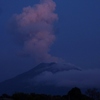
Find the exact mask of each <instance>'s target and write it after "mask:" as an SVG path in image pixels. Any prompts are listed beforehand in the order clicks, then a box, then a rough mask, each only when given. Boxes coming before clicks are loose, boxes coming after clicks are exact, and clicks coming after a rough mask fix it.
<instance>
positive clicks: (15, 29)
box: [10, 0, 61, 62]
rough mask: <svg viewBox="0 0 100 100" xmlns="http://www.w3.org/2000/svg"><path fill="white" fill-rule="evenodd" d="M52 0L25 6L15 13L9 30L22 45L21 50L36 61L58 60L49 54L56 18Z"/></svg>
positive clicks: (53, 38) (53, 37)
mask: <svg viewBox="0 0 100 100" xmlns="http://www.w3.org/2000/svg"><path fill="white" fill-rule="evenodd" d="M55 7H56V4H55V2H54V1H53V0H42V1H41V2H40V4H37V5H35V6H33V7H30V6H29V7H25V8H23V11H22V13H21V14H15V15H14V16H13V19H12V21H11V26H10V28H11V30H12V33H13V35H14V36H15V37H16V38H17V39H16V40H17V42H18V43H19V44H20V45H21V46H22V51H21V52H23V54H24V53H28V54H29V55H31V56H32V57H33V58H34V59H35V60H36V61H37V62H52V61H55V62H57V61H60V60H61V59H59V58H57V57H54V56H52V55H50V54H49V51H50V47H51V45H52V44H53V42H54V40H55V38H56V37H55V34H54V31H53V23H54V22H55V21H56V20H58V16H57V14H56V13H54V11H55Z"/></svg>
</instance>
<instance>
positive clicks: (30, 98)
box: [0, 87, 100, 100]
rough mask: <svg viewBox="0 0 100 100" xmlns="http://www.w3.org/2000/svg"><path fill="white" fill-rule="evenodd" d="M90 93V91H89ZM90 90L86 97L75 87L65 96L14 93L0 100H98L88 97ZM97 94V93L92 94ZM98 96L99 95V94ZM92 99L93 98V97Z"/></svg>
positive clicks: (88, 91)
mask: <svg viewBox="0 0 100 100" xmlns="http://www.w3.org/2000/svg"><path fill="white" fill-rule="evenodd" d="M91 91H92V90H91ZM91 91H90V90H87V95H84V94H82V93H81V90H80V89H79V88H77V87H75V88H72V89H71V90H70V91H69V92H68V94H67V95H63V96H60V95H56V96H51V95H46V94H35V93H30V94H28V93H14V94H13V95H12V96H8V95H7V94H3V95H2V96H1V97H0V100H100V99H97V98H96V99H95V98H92V97H91V96H90V94H91ZM92 93H95V95H96V93H97V94H98V92H93V91H92ZM92 96H93V95H92ZM99 96H100V94H99ZM93 97H94V96H93ZM4 98H6V99H4Z"/></svg>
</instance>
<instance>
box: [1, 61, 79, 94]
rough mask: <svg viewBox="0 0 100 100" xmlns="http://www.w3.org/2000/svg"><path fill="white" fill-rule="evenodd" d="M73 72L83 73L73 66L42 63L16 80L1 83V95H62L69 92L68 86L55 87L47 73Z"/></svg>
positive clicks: (15, 78) (18, 76)
mask: <svg viewBox="0 0 100 100" xmlns="http://www.w3.org/2000/svg"><path fill="white" fill-rule="evenodd" d="M72 70H73V71H81V69H80V68H78V67H76V66H74V65H71V64H61V63H55V62H52V63H40V64H39V65H37V66H36V67H34V68H33V69H31V70H29V71H27V72H25V73H22V74H20V75H17V76H16V77H14V78H11V79H8V80H6V81H3V82H1V83H0V94H3V93H7V94H12V93H15V92H26V93H31V92H34V93H47V94H60V93H63V92H64V91H67V90H66V89H67V88H68V87H67V86H66V88H65V87H60V86H59V87H57V86H55V85H54V84H52V82H51V81H50V80H52V79H53V77H52V76H50V77H49V75H48V74H46V73H49V74H51V75H53V74H57V73H61V72H62V73H63V72H64V73H67V72H69V71H72ZM44 77H47V78H44ZM49 79H50V80H49ZM48 80H49V82H48ZM55 80H56V79H55Z"/></svg>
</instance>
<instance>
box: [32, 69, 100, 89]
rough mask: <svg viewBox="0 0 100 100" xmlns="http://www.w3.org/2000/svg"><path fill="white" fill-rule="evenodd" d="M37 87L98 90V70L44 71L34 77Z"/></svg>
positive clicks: (99, 71) (99, 80)
mask: <svg viewBox="0 0 100 100" xmlns="http://www.w3.org/2000/svg"><path fill="white" fill-rule="evenodd" d="M33 80H34V82H35V83H36V84H37V85H41V84H46V85H54V86H57V87H75V86H76V87H80V88H94V87H95V88H100V69H89V70H82V71H77V70H70V71H61V72H58V73H52V72H48V71H45V72H43V73H41V74H40V75H38V76H36V77H35V78H34V79H33Z"/></svg>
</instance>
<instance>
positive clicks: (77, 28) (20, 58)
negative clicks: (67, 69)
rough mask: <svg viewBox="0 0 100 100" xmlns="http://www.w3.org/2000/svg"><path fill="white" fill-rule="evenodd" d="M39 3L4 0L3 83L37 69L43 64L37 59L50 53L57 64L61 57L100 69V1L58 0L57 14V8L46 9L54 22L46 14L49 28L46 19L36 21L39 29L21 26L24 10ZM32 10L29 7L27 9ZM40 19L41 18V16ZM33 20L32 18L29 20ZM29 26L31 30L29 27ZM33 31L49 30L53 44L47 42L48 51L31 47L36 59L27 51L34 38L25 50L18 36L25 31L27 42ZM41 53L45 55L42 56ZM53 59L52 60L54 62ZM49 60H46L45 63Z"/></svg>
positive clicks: (0, 32)
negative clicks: (36, 66) (34, 68)
mask: <svg viewBox="0 0 100 100" xmlns="http://www.w3.org/2000/svg"><path fill="white" fill-rule="evenodd" d="M39 1H40V0H22V1H20V0H0V81H3V80H5V79H7V78H11V77H14V76H16V75H18V74H20V73H22V72H25V71H27V70H29V69H31V68H33V67H34V66H35V65H36V64H38V63H39V62H40V61H39V62H37V59H35V58H41V57H43V58H45V59H47V58H48V56H49V55H48V54H51V55H53V59H54V61H55V59H56V57H58V58H59V59H64V60H65V61H66V62H68V63H71V64H74V65H76V66H78V67H81V68H83V69H99V68H100V39H99V38H100V1H99V0H83V1H80V0H63V1H61V0H54V2H55V3H56V9H55V11H54V9H53V8H55V5H53V6H51V8H52V10H51V9H47V10H46V12H47V15H48V14H49V17H50V18H51V19H52V20H51V19H50V18H49V17H48V16H46V15H43V14H42V15H43V18H44V20H46V22H47V21H48V25H47V24H45V21H44V20H43V21H41V20H39V21H38V22H37V21H35V22H34V23H35V25H36V26H35V25H34V24H30V23H29V24H28V25H27V24H25V25H26V26H24V27H21V25H22V24H21V23H22V21H21V18H23V15H21V14H23V13H24V11H23V8H26V7H28V6H31V7H30V9H34V8H32V7H33V5H35V4H37V3H39ZM37 8H38V7H37ZM30 9H28V8H26V10H30ZM26 10H25V11H26ZM38 11H40V9H37V12H36V14H40V13H41V11H42V9H41V11H40V12H38ZM48 11H49V12H48ZM53 11H54V12H53ZM30 13H31V11H30ZM15 14H16V15H15ZM54 14H55V15H54ZM13 16H14V17H13ZM20 16H21V18H20ZM32 16H34V15H32ZM26 18H27V17H26ZM39 19H41V16H40V17H39ZM30 20H31V19H30V18H29V21H30ZM34 20H36V18H34ZM25 21H26V20H25ZM23 22H24V21H23ZM15 26H16V27H17V28H16V27H15ZM27 26H28V28H26V27H27ZM19 27H20V28H19ZM29 27H32V28H29ZM41 27H42V28H41ZM45 27H46V29H45ZM24 29H25V30H24ZM29 29H31V32H33V31H36V32H37V30H39V32H40V31H41V30H42V31H46V33H44V38H45V36H46V37H47V38H48V39H49V40H50V41H49V42H48V41H47V40H45V41H46V42H45V41H43V42H45V43H48V44H45V46H44V47H45V51H44V50H42V52H41V51H37V49H36V50H34V48H35V47H32V46H31V47H32V48H31V50H32V51H33V50H34V52H32V56H30V52H31V50H30V49H27V47H28V46H29V45H28V44H30V41H29V39H30V37H29V38H28V40H27V42H25V44H27V45H24V50H22V49H23V48H22V45H23V43H24V42H23V41H24V40H22V39H21V40H20V38H21V35H19V34H18V36H16V34H17V32H18V33H21V34H23V32H22V31H25V32H26V35H25V36H24V38H23V39H26V36H27V35H28V34H27V33H28V32H30V31H28V30H29ZM35 29H36V30H35ZM19 30H20V31H19ZM13 32H14V34H13ZM49 32H50V33H52V32H53V34H49ZM48 34H49V35H48ZM29 35H30V34H29ZM33 35H34V34H32V36H33ZM39 36H40V34H39ZM19 37H20V38H19ZM32 39H34V38H32ZM40 39H41V37H40ZM36 43H37V42H36ZM41 45H42V44H41ZM39 47H40V45H37V46H36V48H38V50H41V48H39ZM42 48H43V47H42ZM48 49H49V50H48ZM26 51H28V53H26ZM48 51H49V52H48ZM36 52H37V53H36ZM40 52H41V53H42V54H44V55H45V56H44V55H42V56H41V57H40V55H41V53H40ZM35 54H38V55H35ZM51 58H52V57H51V56H50V57H49V59H50V61H52V60H51ZM45 59H44V60H43V61H45ZM57 60H58V59H57ZM95 73H96V71H95Z"/></svg>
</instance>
